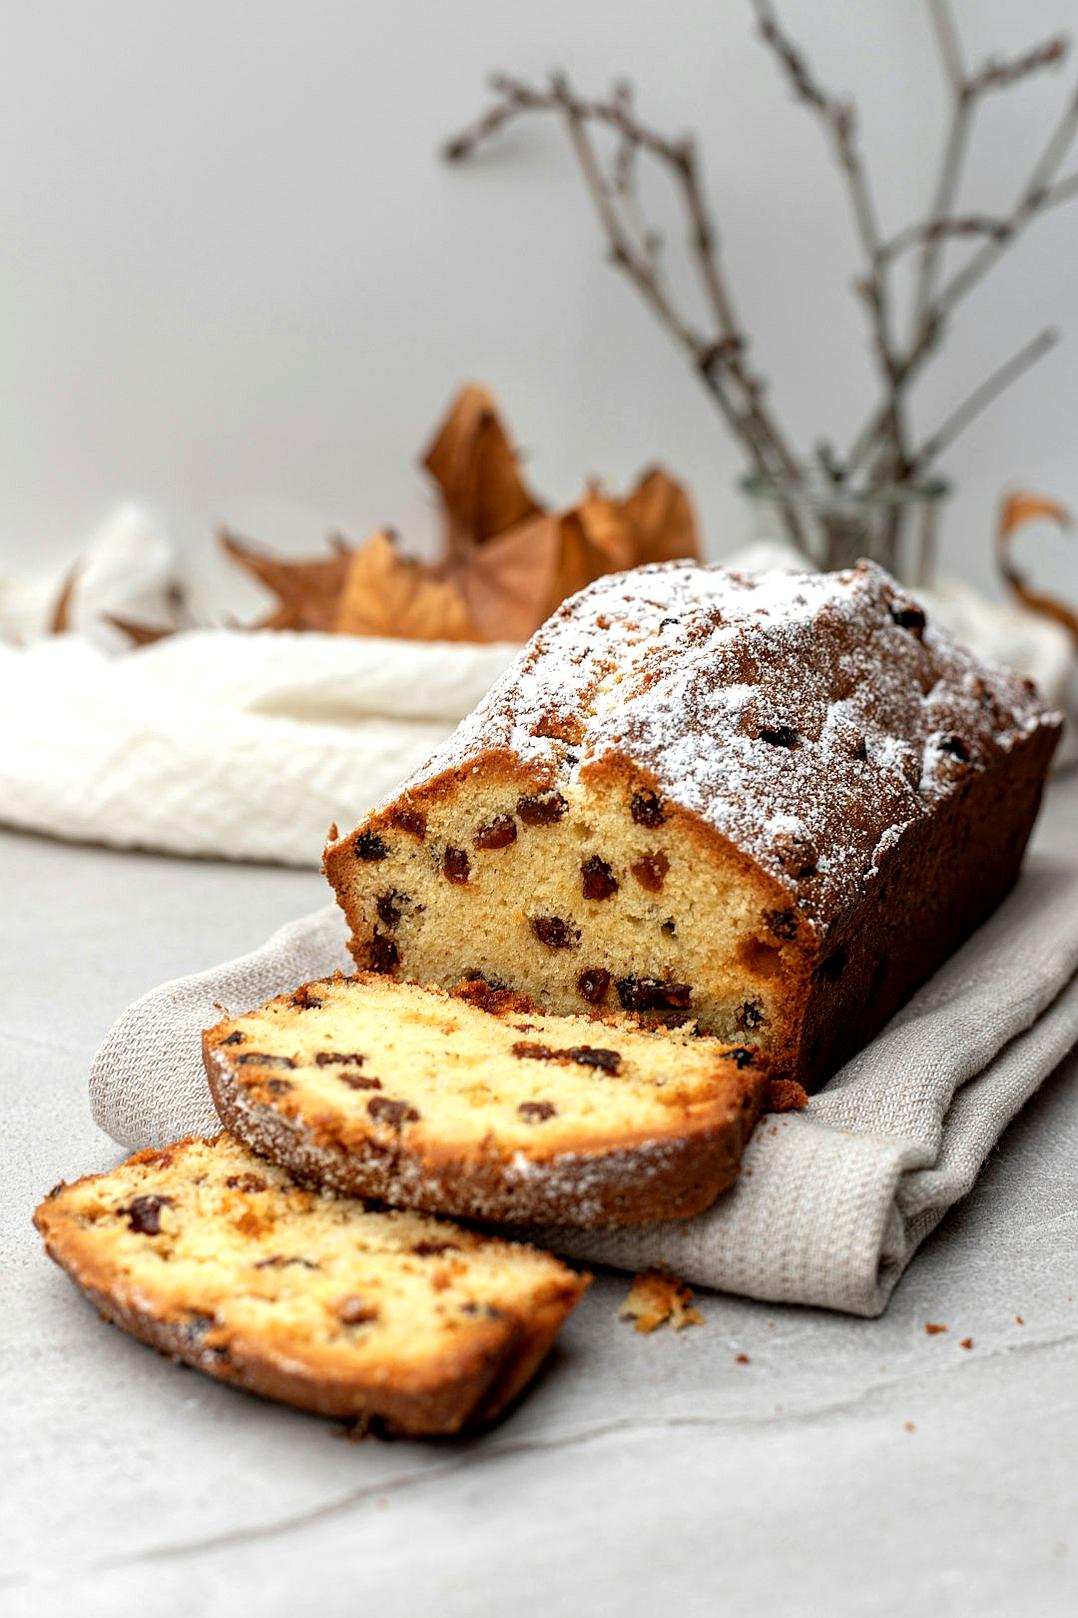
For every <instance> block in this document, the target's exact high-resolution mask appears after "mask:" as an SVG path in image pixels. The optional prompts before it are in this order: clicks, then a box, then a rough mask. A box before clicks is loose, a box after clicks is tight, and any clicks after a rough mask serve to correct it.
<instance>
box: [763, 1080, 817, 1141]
mask: <svg viewBox="0 0 1078 1618" xmlns="http://www.w3.org/2000/svg"><path fill="white" fill-rule="evenodd" d="M807 1106H808V1091H807V1090H806V1089H805V1087H804V1085H803V1084H798V1082H797V1080H796V1079H772V1080H771V1082H770V1084H769V1085H768V1087H767V1110H768V1112H801V1111H802V1110H803V1109H804V1108H805V1107H807ZM772 1134H774V1130H772Z"/></svg>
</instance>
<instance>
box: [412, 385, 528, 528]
mask: <svg viewBox="0 0 1078 1618" xmlns="http://www.w3.org/2000/svg"><path fill="white" fill-rule="evenodd" d="M422 464H423V465H424V466H425V467H426V469H427V471H428V472H429V473H430V475H431V477H432V478H433V479H434V481H435V483H437V485H438V488H439V489H440V490H441V496H442V505H443V508H444V516H445V544H446V550H447V551H450V552H451V551H453V550H454V549H455V548H456V547H457V546H458V545H462V544H463V545H483V544H485V543H486V542H487V541H488V540H490V539H493V538H495V537H496V535H498V534H504V533H505V532H506V530H507V529H509V528H513V527H515V526H516V524H517V523H521V522H524V521H526V519H527V518H529V517H534V516H536V515H537V514H538V513H539V512H541V511H542V509H543V508H542V506H541V505H540V504H539V502H538V501H537V500H536V499H535V497H534V495H532V493H531V492H530V490H529V489H528V488H527V487H526V485H525V483H524V480H523V478H522V477H521V474H520V464H519V457H518V455H517V452H516V450H515V449H514V448H513V446H512V444H511V443H510V441H509V436H508V434H507V432H506V430H505V428H504V426H503V425H502V421H501V418H500V416H499V415H498V411H497V407H496V405H495V403H494V400H493V398H492V397H491V395H490V394H489V393H488V392H487V390H486V388H481V387H480V386H479V385H478V384H477V383H474V382H471V383H468V384H466V386H464V387H463V388H461V390H460V392H459V393H458V394H457V397H456V398H455V399H454V401H453V403H452V405H451V406H450V409H449V412H448V414H447V416H446V418H445V420H444V421H443V423H442V425H441V427H439V429H438V431H437V433H436V435H435V437H434V441H433V443H432V444H431V445H430V447H429V449H428V450H427V451H426V453H425V454H424V456H423V461H422Z"/></svg>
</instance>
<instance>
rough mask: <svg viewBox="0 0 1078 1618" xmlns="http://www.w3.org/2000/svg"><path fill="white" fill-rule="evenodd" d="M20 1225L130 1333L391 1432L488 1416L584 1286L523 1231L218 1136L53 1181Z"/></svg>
mask: <svg viewBox="0 0 1078 1618" xmlns="http://www.w3.org/2000/svg"><path fill="white" fill-rule="evenodd" d="M34 1223H35V1225H36V1226H37V1228H38V1230H39V1231H40V1232H41V1235H42V1236H43V1237H44V1240H45V1246H46V1248H47V1250H48V1252H49V1255H50V1257H52V1258H53V1259H55V1260H56V1262H57V1263H58V1264H59V1265H61V1266H62V1268H63V1269H64V1270H66V1271H67V1273H68V1275H69V1276H70V1277H71V1279H72V1280H73V1281H74V1282H75V1283H76V1285H77V1286H79V1287H81V1288H82V1289H83V1291H84V1292H86V1293H87V1294H88V1296H89V1297H90V1299H91V1301H92V1302H93V1303H94V1304H95V1305H96V1307H97V1308H98V1309H99V1310H100V1312H101V1313H102V1314H103V1315H104V1316H105V1317H106V1318H107V1319H109V1320H111V1321H113V1322H114V1323H115V1324H116V1325H117V1326H121V1327H122V1328H123V1329H124V1330H125V1331H128V1332H131V1333H132V1335H133V1336H135V1337H138V1338H140V1339H141V1340H142V1341H143V1342H144V1343H149V1344H150V1345H151V1346H152V1347H153V1348H157V1349H160V1350H162V1351H163V1352H164V1353H166V1354H170V1355H173V1356H175V1358H177V1359H180V1360H184V1361H185V1362H186V1363H187V1364H189V1365H193V1366H195V1367H196V1368H197V1369H198V1370H200V1371H205V1372H206V1373H207V1374H208V1375H209V1376H214V1377H219V1378H220V1379H221V1380H223V1381H225V1382H232V1383H235V1384H236V1385H237V1386H238V1387H242V1388H247V1389H249V1390H250V1391H251V1392H253V1393H261V1394H264V1395H266V1396H267V1397H268V1398H271V1399H280V1400H282V1401H283V1402H284V1403H286V1404H292V1405H297V1406H298V1407H299V1408H300V1409H303V1410H313V1411H316V1412H318V1413H319V1414H321V1415H325V1416H344V1417H349V1418H356V1419H363V1418H375V1419H377V1420H378V1421H380V1422H381V1423H383V1424H384V1425H385V1426H387V1427H388V1428H390V1429H392V1430H393V1431H396V1432H400V1433H412V1434H421V1433H430V1434H433V1433H453V1432H457V1431H458V1430H459V1429H460V1428H461V1427H463V1426H465V1425H472V1424H475V1423H479V1422H485V1421H488V1420H491V1419H493V1418H494V1417H495V1416H496V1415H498V1413H499V1412H500V1411H501V1410H503V1409H504V1408H505V1407H506V1405H507V1404H508V1403H509V1402H510V1401H511V1400H512V1399H513V1398H514V1397H515V1396H516V1395H517V1394H518V1393H519V1392H520V1391H521V1389H522V1388H523V1387H524V1386H525V1384H526V1383H527V1381H528V1380H529V1378H530V1377H531V1375H532V1373H533V1372H534V1371H535V1369H536V1368H537V1366H538V1365H539V1364H540V1362H541V1361H542V1359H543V1357H544V1355H545V1354H546V1352H547V1350H548V1349H549V1347H550V1345H551V1343H552V1342H553V1341H554V1338H555V1336H556V1335H557V1332H558V1329H559V1327H560V1326H561V1323H562V1321H563V1320H564V1319H565V1317H566V1315H567V1314H568V1313H569V1311H570V1310H571V1309H572V1308H573V1306H574V1304H575V1303H576V1302H577V1300H578V1299H579V1297H580V1295H581V1293H582V1292H583V1290H584V1287H585V1286H586V1285H587V1278H586V1277H585V1276H581V1275H578V1274H576V1273H575V1272H574V1271H573V1270H571V1269H569V1268H568V1266H567V1265H564V1264H562V1263H561V1262H560V1261H559V1260H558V1259H555V1258H553V1257H551V1256H550V1255H549V1254H547V1253H541V1252H538V1251H536V1250H535V1249H534V1248H531V1247H526V1246H524V1245H523V1244H521V1243H517V1242H506V1241H500V1240H497V1239H496V1238H494V1237H491V1236H484V1235H481V1234H479V1233H477V1232H475V1231H466V1230H462V1229H461V1228H460V1227H459V1226H457V1225H453V1224H450V1223H449V1222H448V1221H446V1220H438V1219H430V1218H427V1217H424V1216H423V1215H420V1214H413V1213H391V1212H387V1211H385V1210H384V1209H382V1210H379V1209H369V1208H368V1207H367V1206H366V1205H365V1204H364V1203H363V1202H362V1201H361V1200H358V1199H355V1198H350V1197H335V1196H333V1195H328V1194H319V1193H318V1192H314V1191H311V1190H309V1189H307V1188H305V1187H303V1186H300V1185H297V1183H296V1182H295V1181H294V1180H293V1179H292V1178H291V1176H290V1175H288V1174H287V1173H286V1172H285V1171H284V1170H283V1169H280V1168H277V1167H274V1166H272V1165H271V1164H269V1163H264V1162H263V1161H262V1160H261V1159H260V1158H257V1157H252V1155H251V1154H250V1153H249V1152H248V1151H247V1150H246V1149H245V1148H244V1147H243V1146H241V1145H240V1144H239V1143H238V1142H236V1141H234V1140H232V1139H230V1138H229V1137H228V1136H227V1135H220V1136H218V1137H217V1138H216V1139H215V1140H200V1139H197V1138H193V1139H189V1140H185V1141H179V1142H177V1144H176V1145H174V1146H169V1147H167V1148H166V1149H165V1150H164V1151H145V1152H138V1153H137V1154H136V1155H135V1156H134V1157H131V1158H129V1159H128V1160H127V1162H126V1163H123V1164H121V1165H120V1167H119V1168H116V1169H113V1170H111V1171H110V1172H109V1173H107V1174H92V1175H89V1176H87V1178H86V1179H83V1180H78V1181H76V1182H75V1184H73V1185H59V1186H57V1187H56V1189H55V1190H54V1191H52V1192H50V1194H49V1196H48V1197H46V1199H45V1201H44V1202H43V1203H42V1204H41V1206H40V1207H39V1208H38V1210H37V1212H36V1214H35V1215H34Z"/></svg>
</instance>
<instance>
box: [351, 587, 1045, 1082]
mask: <svg viewBox="0 0 1078 1618" xmlns="http://www.w3.org/2000/svg"><path fill="white" fill-rule="evenodd" d="M1060 725H1061V721H1060V718H1059V716H1058V715H1056V714H1052V713H1049V712H1046V711H1045V709H1044V706H1043V704H1042V703H1041V702H1040V701H1039V700H1038V698H1037V695H1036V692H1035V690H1034V687H1033V686H1032V685H1031V684H1030V682H1028V681H1025V680H1022V679H1021V678H1019V677H1017V676H1015V675H1011V674H1007V673H1004V672H1002V671H1000V670H998V669H993V668H989V667H985V666H982V665H980V664H979V663H978V662H977V661H976V660H975V659H974V658H973V657H972V656H971V654H969V653H968V652H966V651H964V650H963V649H961V648H960V647H958V646H956V645H955V644H954V643H953V642H952V641H950V640H949V639H948V638H947V636H946V635H944V634H943V633H941V632H940V631H939V630H937V629H935V628H934V627H933V626H932V625H931V624H929V623H928V622H927V621H926V617H925V613H924V611H923V610H922V609H921V607H920V606H918V604H917V603H916V602H915V601H913V600H912V599H911V598H910V597H909V596H908V595H907V594H906V593H905V592H904V591H903V590H902V589H901V588H900V587H899V586H898V585H897V584H896V583H895V582H894V580H893V579H891V578H890V577H889V575H888V574H886V573H885V572H883V571H882V569H880V568H878V567H876V566H875V565H873V564H871V563H865V562H862V563H859V564H858V566H857V567H855V568H853V569H851V570H848V571H845V572H841V573H832V574H799V573H769V574H756V575H750V574H739V573H732V572H728V571H726V570H724V569H722V568H714V567H699V566H696V565H694V564H692V563H676V562H675V563H666V564H661V565H657V566H652V567H645V568H640V569H637V570H635V571H634V572H632V573H628V574H621V575H616V576H612V577H609V578H604V579H601V580H599V581H598V582H597V583H596V584H594V585H591V586H590V587H589V588H588V589H586V590H583V591H581V592H580V594H578V595H577V596H575V597H573V598H572V599H571V600H570V601H568V602H566V603H565V604H564V605H563V606H562V607H561V608H560V609H559V611H557V612H556V613H555V614H554V615H553V617H552V618H551V619H550V620H549V621H548V622H547V623H546V624H545V625H544V626H543V628H542V629H541V630H540V631H539V632H538V634H537V635H536V636H535V637H534V638H533V639H532V641H531V642H530V643H529V645H528V646H527V647H525V649H524V651H523V652H522V654H521V655H520V657H519V658H518V659H517V661H516V662H515V663H514V664H513V665H512V666H511V667H510V669H509V670H508V671H507V672H506V673H505V674H504V675H503V676H502V678H501V679H500V680H498V682H497V683H496V684H495V685H494V687H493V688H492V690H491V691H490V693H489V694H488V696H487V698H486V699H485V700H484V702H483V703H482V704H481V705H480V707H479V708H478V709H476V711H475V712H474V713H473V714H472V715H471V716H470V717H469V718H467V719H465V720H464V721H463V723H462V724H461V725H460V726H459V728H458V730H457V731H456V733H455V734H454V736H453V737H451V738H450V740H449V741H448V742H447V743H446V744H445V745H443V746H442V747H441V748H440V749H439V750H438V751H437V752H436V753H435V754H434V756H433V757H432V758H431V759H430V761H429V763H428V764H427V765H426V766H425V767H424V768H422V769H421V770H419V771H418V772H417V773H416V774H415V775H413V776H412V777H411V778H410V779H409V780H408V781H407V782H406V783H405V785H404V787H403V788H402V789H401V791H400V792H399V794H398V795H397V796H396V797H395V798H394V799H393V800H392V801H391V802H388V803H386V804H384V805H383V806H382V807H380V808H379V809H377V810H376V811H375V812H374V813H373V814H371V815H370V816H368V818H367V819H366V820H365V821H363V823H362V824H361V825H360V826H358V827H357V828H356V830H355V831H353V832H351V833H350V834H349V835H347V836H344V837H340V836H337V835H335V834H333V833H331V840H330V842H329V845H328V847H327V849H326V855H325V870H326V873H327V875H328V877H329V880H330V882H331V883H332V885H333V887H334V888H335V890H336V893H337V897H338V900H339V902H340V904H341V905H342V906H343V908H344V911H345V914H346V916H347V919H348V923H349V926H350V928H351V934H352V950H353V953H354V955H355V959H356V962H357V964H358V965H359V966H360V967H361V968H364V969H369V970H372V971H375V972H383V973H387V974H390V975H394V976H401V977H406V978H411V979H414V980H416V981H420V982H432V983H439V984H442V985H443V986H446V987H450V986H452V985H453V984H454V983H456V982H457V981H458V979H460V978H461V977H462V976H466V975H481V976H483V977H484V978H486V979H487V980H488V981H490V982H492V983H496V984H500V985H504V986H507V987H509V988H512V989H515V990H521V991H523V992H525V993H527V994H529V995H531V996H532V997H533V998H534V999H535V1000H536V1001H537V1002H538V1003H539V1004H540V1005H542V1006H543V1007H544V1008H545V1009H546V1010H550V1011H560V1012H569V1011H574V1010H575V1011H588V1010H589V1009H591V1010H602V1009H604V1008H606V1007H607V1006H617V1005H620V1006H622V1007H624V1008H625V1009H626V1010H628V1011H632V1012H634V1013H637V1014H638V1015H640V1016H642V1017H644V1018H647V1019H650V1020H658V1021H666V1022H669V1021H683V1020H684V1019H685V1018H687V1017H693V1018H696V1019H698V1021H699V1022H700V1024H701V1025H702V1026H703V1027H705V1028H707V1029H708V1030H710V1031H711V1032H713V1033H714V1034H715V1035H717V1036H718V1037H719V1038H721V1039H723V1040H726V1041H728V1042H730V1043H739V1042H741V1041H743V1040H745V1039H747V1038H750V1037H751V1039H752V1040H753V1041H754V1042H756V1043H758V1044H759V1045H761V1046H762V1047H763V1048H764V1049H765V1050H766V1051H767V1052H768V1054H769V1057H770V1061H771V1064H772V1071H773V1073H774V1074H775V1075H776V1076H790V1077H795V1078H797V1079H799V1080H800V1081H801V1082H803V1083H804V1084H806V1085H807V1086H809V1087H813V1086H815V1085H818V1084H819V1083H821V1082H823V1080H824V1079H826V1078H827V1077H828V1076H829V1075H830V1073H831V1072H832V1071H833V1070H834V1069H835V1067H836V1066H837V1065H838V1064H839V1063H841V1062H842V1061H843V1060H844V1059H845V1058H846V1057H848V1056H849V1055H850V1054H851V1053H852V1052H853V1051H854V1050H856V1049H857V1048H858V1047H859V1046H861V1045H862V1044H863V1043H864V1042H865V1041H867V1040H868V1039H869V1038H870V1037H871V1036H872V1035H873V1034H874V1033H875V1032H876V1030H877V1029H878V1028H879V1027H880V1026H881V1025H882V1024H883V1023H884V1022H885V1021H886V1019H887V1018H888V1017H889V1016H890V1015H891V1014H892V1013H893V1012H894V1011H895V1010H896V1009H897V1007H898V1006H900V1005H901V1004H902V1002H903V1001H904V1000H905V999H906V998H907V997H908V995H909V994H910V993H911V991H912V990H913V989H914V988H915V987H916V986H917V985H918V984H920V983H921V982H922V981H923V980H924V979H925V978H926V977H928V976H929V975H930V974H931V972H932V971H933V970H934V969H935V968H936V966H938V964H939V963H940V962H941V961H942V960H943V959H944V957H945V956H946V955H947V954H948V953H949V952H950V951H952V950H953V949H954V948H955V947H956V946H957V945H958V944H959V943H960V942H961V941H962V940H963V939H964V938H965V937H966V936H967V935H968V934H969V933H970V932H971V931H972V930H973V928H975V927H976V926H978V925H979V923H980V922H982V921H983V920H984V919H985V917H986V916H987V915H989V913H990V912H991V911H992V910H993V908H994V907H995V906H996V905H997V904H998V903H999V901H1000V900H1001V899H1002V897H1003V896H1004V894H1005V893H1006V892H1007V890H1008V888H1009V887H1010V886H1011V884H1012V883H1013V882H1014V880H1015V877H1016V875H1017V872H1018V868H1019V865H1020V862H1021V859H1022V853H1023V850H1024V848H1025V844H1026V840H1027V838H1028V836H1029V833H1030V830H1031V828H1032V825H1033V821H1034V819H1035V816H1036V813H1037V807H1038V803H1039V799H1040V794H1041V788H1042V784H1043V780H1044V776H1045V772H1046V770H1047V767H1048V763H1049V760H1050V758H1051V754H1052V750H1053V748H1054V746H1055V744H1056V741H1057V739H1058V735H1059V730H1060Z"/></svg>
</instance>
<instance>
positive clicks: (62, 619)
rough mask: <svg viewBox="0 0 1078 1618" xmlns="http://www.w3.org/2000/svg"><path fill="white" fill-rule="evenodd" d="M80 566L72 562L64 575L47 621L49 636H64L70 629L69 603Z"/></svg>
mask: <svg viewBox="0 0 1078 1618" xmlns="http://www.w3.org/2000/svg"><path fill="white" fill-rule="evenodd" d="M81 566H82V562H81V561H76V562H73V563H72V564H71V566H70V567H69V568H68V570H67V572H66V573H65V574H64V578H63V583H62V584H61V585H60V594H59V595H58V596H57V597H56V605H55V606H54V607H53V609H52V617H51V619H50V620H49V634H50V635H65V634H66V633H67V631H68V630H69V629H70V628H71V601H72V598H73V596H74V594H75V583H76V580H77V579H78V576H79V568H80V567H81Z"/></svg>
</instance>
